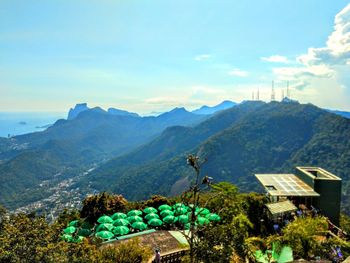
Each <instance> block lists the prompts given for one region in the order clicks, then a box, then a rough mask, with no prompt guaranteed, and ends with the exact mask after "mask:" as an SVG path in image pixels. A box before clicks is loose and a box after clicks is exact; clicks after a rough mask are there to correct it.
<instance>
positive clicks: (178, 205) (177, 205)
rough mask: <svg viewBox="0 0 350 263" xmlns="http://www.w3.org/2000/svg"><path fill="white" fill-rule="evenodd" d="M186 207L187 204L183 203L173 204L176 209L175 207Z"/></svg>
mask: <svg viewBox="0 0 350 263" xmlns="http://www.w3.org/2000/svg"><path fill="white" fill-rule="evenodd" d="M180 207H182V208H186V207H187V206H186V205H185V204H183V203H176V204H175V205H173V209H176V208H180Z"/></svg>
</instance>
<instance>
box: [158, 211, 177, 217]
mask: <svg viewBox="0 0 350 263" xmlns="http://www.w3.org/2000/svg"><path fill="white" fill-rule="evenodd" d="M160 215H161V216H162V217H166V216H173V215H174V212H173V211H170V210H163V211H162V212H160Z"/></svg>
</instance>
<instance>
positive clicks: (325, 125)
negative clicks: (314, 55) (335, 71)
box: [0, 101, 350, 209]
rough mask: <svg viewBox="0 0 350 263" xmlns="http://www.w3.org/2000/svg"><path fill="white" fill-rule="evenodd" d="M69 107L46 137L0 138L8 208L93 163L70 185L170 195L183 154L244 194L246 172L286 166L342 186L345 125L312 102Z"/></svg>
mask: <svg viewBox="0 0 350 263" xmlns="http://www.w3.org/2000/svg"><path fill="white" fill-rule="evenodd" d="M224 104H226V106H227V107H228V106H229V105H232V104H230V103H224ZM75 108H77V109H79V110H78V111H76V112H75V113H72V114H73V116H74V114H77V115H76V116H75V117H74V118H73V119H70V120H64V119H61V120H58V121H56V123H55V124H54V125H52V126H50V127H49V128H47V129H46V130H45V131H42V132H35V133H30V134H25V135H21V136H15V137H12V138H9V139H8V138H0V203H2V204H4V205H5V206H7V207H8V208H10V209H13V208H16V207H18V206H22V205H26V204H28V203H30V202H34V201H37V200H41V199H43V198H45V197H46V196H47V192H46V189H44V188H41V187H39V185H40V184H42V182H43V181H45V182H51V183H52V184H54V185H56V184H57V183H59V182H61V181H62V180H63V179H69V178H72V177H74V176H76V175H77V174H81V173H82V172H83V171H86V170H89V169H90V168H91V166H92V165H94V166H96V165H98V167H97V168H96V169H95V170H94V171H92V172H89V173H88V174H87V175H85V176H83V177H81V178H79V180H78V181H76V182H75V183H74V185H73V186H72V187H74V188H76V189H80V190H79V191H82V192H86V191H88V190H87V189H94V190H97V191H106V190H109V191H114V192H116V193H121V194H123V195H125V196H126V197H127V198H129V199H143V198H146V197H148V196H149V195H151V194H156V193H159V194H164V195H170V194H176V193H178V192H179V191H180V190H181V189H182V188H183V187H184V186H186V184H188V182H189V180H190V178H191V177H190V176H191V171H190V169H188V167H187V166H186V163H185V161H184V160H185V158H186V155H187V154H188V153H196V154H198V155H200V156H202V157H206V158H208V162H207V163H206V165H205V166H204V167H203V172H204V173H208V174H210V175H211V176H213V177H214V179H215V180H217V181H220V180H228V181H231V182H234V183H236V184H238V185H239V186H240V188H241V189H242V190H244V191H250V190H255V186H256V185H255V184H254V182H255V181H254V180H253V178H252V177H251V175H252V173H254V172H273V171H276V172H279V171H282V172H286V171H289V170H291V167H293V166H295V165H320V166H322V167H324V168H326V169H327V170H330V171H331V172H334V173H335V174H337V175H339V176H341V177H343V179H344V182H347V181H348V180H349V178H348V177H349V174H350V171H349V170H350V168H349V167H350V163H349V161H350V156H349V154H350V145H349V140H348V136H349V134H350V128H349V121H350V120H349V119H346V118H343V117H340V116H337V115H335V114H333V113H329V112H327V111H326V110H323V109H320V108H318V107H316V106H313V105H311V104H299V103H286V102H282V103H281V102H271V103H265V102H262V101H245V102H242V103H239V104H237V105H236V104H235V105H234V106H231V107H228V108H227V109H224V110H217V109H219V108H220V107H216V110H217V111H215V113H214V114H210V115H209V114H196V113H193V112H189V111H187V110H186V109H185V108H174V109H173V110H171V111H169V112H166V113H163V114H160V115H159V116H156V117H155V116H147V117H141V116H138V115H137V114H136V113H130V112H127V111H123V110H118V109H115V110H116V111H115V113H116V114H113V112H114V111H113V110H108V111H106V110H104V109H102V108H99V107H95V108H89V107H88V106H87V104H84V103H83V104H81V105H80V106H77V107H74V109H75ZM74 109H73V112H74ZM79 111H80V112H79ZM9 178H10V179H9ZM345 185H346V186H347V185H349V187H344V188H343V189H344V195H347V194H348V193H349V194H350V184H347V183H345ZM348 188H349V189H348ZM18 193H21V194H18Z"/></svg>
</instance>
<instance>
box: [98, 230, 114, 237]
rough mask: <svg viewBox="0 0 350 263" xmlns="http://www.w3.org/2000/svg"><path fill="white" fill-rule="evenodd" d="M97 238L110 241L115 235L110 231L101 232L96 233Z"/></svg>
mask: <svg viewBox="0 0 350 263" xmlns="http://www.w3.org/2000/svg"><path fill="white" fill-rule="evenodd" d="M96 236H97V237H99V238H102V239H110V238H112V237H113V236H114V235H113V233H112V232H109V231H100V232H97V233H96Z"/></svg>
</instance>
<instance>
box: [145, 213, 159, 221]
mask: <svg viewBox="0 0 350 263" xmlns="http://www.w3.org/2000/svg"><path fill="white" fill-rule="evenodd" d="M153 218H159V215H157V214H156V213H149V214H148V215H146V216H145V219H146V220H151V219H153Z"/></svg>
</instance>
